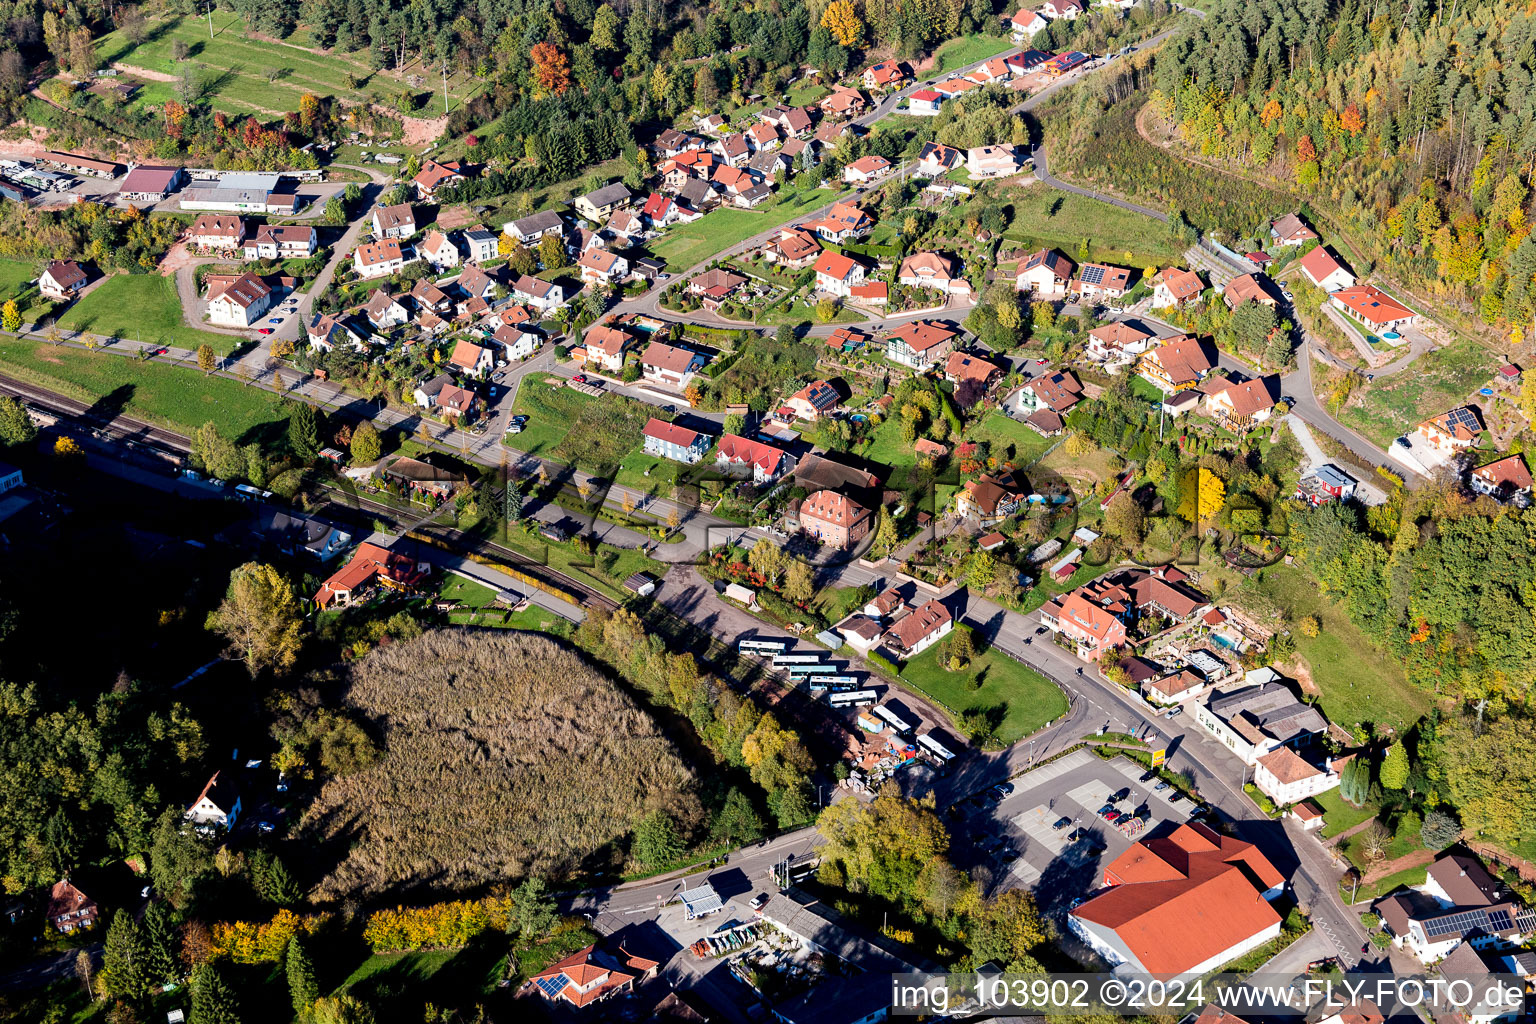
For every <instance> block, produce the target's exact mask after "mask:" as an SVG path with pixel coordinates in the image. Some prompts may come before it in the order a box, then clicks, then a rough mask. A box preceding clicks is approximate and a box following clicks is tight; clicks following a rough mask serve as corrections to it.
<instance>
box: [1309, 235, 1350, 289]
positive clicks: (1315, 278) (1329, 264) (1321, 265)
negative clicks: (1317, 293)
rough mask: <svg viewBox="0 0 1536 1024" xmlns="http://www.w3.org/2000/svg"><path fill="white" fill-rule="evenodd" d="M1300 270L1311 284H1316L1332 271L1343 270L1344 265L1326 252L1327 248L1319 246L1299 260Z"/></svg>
mask: <svg viewBox="0 0 1536 1024" xmlns="http://www.w3.org/2000/svg"><path fill="white" fill-rule="evenodd" d="M1301 269H1302V271H1303V272H1305V273H1306V275H1307V277H1308V278H1310V279H1311V281H1312V283H1313V284H1317V283H1318V282H1320V281H1322V280H1323V279H1324V278H1326V277H1327V276H1328V275H1329V274H1331V273H1333V272H1334V271H1336V270H1344V264H1342V263H1340V262H1339V260H1338V258H1337V257H1335V256H1334V255H1333V253H1331V252H1329V251H1328V248H1327V246H1322V245H1319V246H1317V247H1316V248H1315V249H1313V250H1312V251H1311V252H1309V253H1307V254H1306V255H1305V256H1303V257H1302V258H1301ZM1346 273H1347V271H1346Z"/></svg>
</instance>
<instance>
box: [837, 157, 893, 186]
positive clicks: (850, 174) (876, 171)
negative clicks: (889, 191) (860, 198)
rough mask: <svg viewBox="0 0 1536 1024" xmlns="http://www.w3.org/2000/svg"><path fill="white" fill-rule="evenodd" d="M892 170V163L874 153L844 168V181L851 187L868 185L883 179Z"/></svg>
mask: <svg viewBox="0 0 1536 1024" xmlns="http://www.w3.org/2000/svg"><path fill="white" fill-rule="evenodd" d="M890 169H891V162H890V161H889V160H887V159H886V158H885V157H883V156H878V155H876V154H874V153H871V154H869V155H868V156H861V157H859V158H858V159H857V160H855V161H854V162H853V163H851V164H849V165H848V166H847V167H844V168H843V180H844V181H846V182H848V183H849V184H850V185H868V184H869V183H870V182H872V181H875V180H876V179H878V178H881V177H883V176H884V175H885V174H886V173H887V172H888V171H889V170H890Z"/></svg>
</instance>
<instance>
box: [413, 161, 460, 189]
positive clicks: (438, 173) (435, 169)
mask: <svg viewBox="0 0 1536 1024" xmlns="http://www.w3.org/2000/svg"><path fill="white" fill-rule="evenodd" d="M462 177H464V175H463V174H462V173H460V169H459V165H458V163H457V162H454V163H447V164H440V163H438V162H437V161H436V160H431V159H427V160H423V161H422V163H421V170H420V171H419V172H417V174H416V177H414V178H412V179H411V180H412V181H413V182H415V183H416V184H417V185H418V186H420V187H421V188H422V189H424V190H426V191H428V192H431V191H432V190H433V189H435V188H437V186H439V185H441V184H442V183H443V182H445V181H452V180H453V179H454V178H462Z"/></svg>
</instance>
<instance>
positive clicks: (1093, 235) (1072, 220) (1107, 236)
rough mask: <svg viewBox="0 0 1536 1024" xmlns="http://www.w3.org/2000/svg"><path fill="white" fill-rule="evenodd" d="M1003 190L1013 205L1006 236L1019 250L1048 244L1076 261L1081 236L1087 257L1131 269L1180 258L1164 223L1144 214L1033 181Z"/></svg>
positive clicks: (1178, 251)
mask: <svg viewBox="0 0 1536 1024" xmlns="http://www.w3.org/2000/svg"><path fill="white" fill-rule="evenodd" d="M1003 192H1004V195H1006V196H1007V198H1008V199H1009V201H1010V202H1011V203H1012V204H1013V209H1014V214H1013V226H1012V227H1010V228H1009V229H1008V233H1007V238H1008V239H1010V240H1012V241H1016V242H1019V243H1021V244H1022V245H1023V246H1024V247H1025V248H1037V247H1043V246H1054V247H1056V248H1058V249H1060V250H1062V251H1063V252H1065V253H1066V254H1067V255H1068V256H1070V257H1072V258H1073V259H1074V260H1076V259H1077V258H1078V249H1079V247H1080V246H1081V245H1082V243H1083V240H1084V239H1087V241H1088V254H1089V256H1090V257H1091V258H1093V259H1095V260H1102V261H1104V262H1106V263H1114V264H1117V265H1119V266H1129V267H1134V268H1135V269H1137V270H1141V269H1144V268H1145V267H1147V266H1149V265H1153V264H1158V265H1161V264H1164V263H1167V262H1170V261H1174V262H1176V261H1177V260H1178V258H1179V256H1180V250H1179V247H1178V246H1177V245H1176V244H1174V243H1171V242H1170V241H1169V238H1168V226H1167V225H1166V224H1164V223H1163V222H1162V221H1160V220H1157V219H1155V218H1153V217H1148V216H1147V215H1146V214H1144V213H1134V212H1132V211H1130V210H1122V209H1121V208H1120V207H1118V206H1111V205H1110V204H1108V203H1101V202H1099V201H1098V200H1097V199H1089V198H1088V197H1087V196H1080V195H1077V194H1075V193H1072V192H1062V191H1060V190H1058V189H1054V188H1051V187H1049V186H1047V185H1041V184H1039V183H1036V184H1032V185H1025V186H1012V187H1008V188H1005V189H1004V190H1003Z"/></svg>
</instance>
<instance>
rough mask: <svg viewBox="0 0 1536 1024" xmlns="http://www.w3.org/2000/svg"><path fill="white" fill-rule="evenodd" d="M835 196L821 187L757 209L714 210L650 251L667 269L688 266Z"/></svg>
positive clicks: (677, 230)
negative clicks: (662, 261)
mask: <svg viewBox="0 0 1536 1024" xmlns="http://www.w3.org/2000/svg"><path fill="white" fill-rule="evenodd" d="M834 198H835V196H834V195H833V194H832V193H831V192H828V191H826V190H821V189H818V190H817V191H814V192H801V193H798V194H796V195H792V196H788V197H785V198H781V199H774V200H772V201H771V202H767V203H764V204H763V205H762V206H759V207H758V208H757V209H755V210H737V209H719V210H715V211H714V212H713V213H706V214H705V215H704V216H702V217H700V218H699V219H698V220H697V221H695V222H694V223H692V224H689V225H687V226H686V227H682V228H676V229H674V230H672V231H669V232H667V233H666V234H665V235H663V236H662V237H661V238H660V239H659V240H658V241H656V242H655V243H653V244H652V245H651V252H652V253H653V254H654V255H655V256H656V258H657V259H659V260H664V261H665V262H666V264H667V269H669V270H672V271H677V270H680V269H685V268H687V267H691V266H693V265H695V264H697V263H702V262H704V261H705V260H707V259H709V258H710V257H711V256H713V255H714V254H715V253H717V252H720V251H721V250H722V249H727V248H729V247H731V246H733V245H736V244H738V243H740V242H744V241H746V240H747V239H749V238H751V237H752V236H753V235H755V234H757V233H758V232H760V231H767V230H768V229H769V228H776V227H778V226H779V225H780V224H783V223H784V222H786V221H789V220H793V219H794V218H796V217H803V216H806V215H807V214H809V213H810V212H811V211H812V210H815V209H817V208H819V207H821V206H825V205H826V204H828V203H830V202H831V201H832V200H833V199H834Z"/></svg>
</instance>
